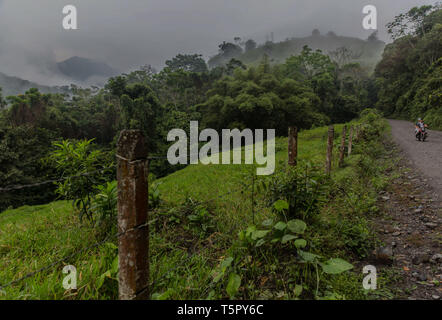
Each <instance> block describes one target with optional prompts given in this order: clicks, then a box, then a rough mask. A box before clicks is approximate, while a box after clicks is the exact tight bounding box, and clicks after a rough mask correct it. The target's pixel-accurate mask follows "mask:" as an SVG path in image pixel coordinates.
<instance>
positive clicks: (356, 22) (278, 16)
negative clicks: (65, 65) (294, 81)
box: [0, 0, 434, 85]
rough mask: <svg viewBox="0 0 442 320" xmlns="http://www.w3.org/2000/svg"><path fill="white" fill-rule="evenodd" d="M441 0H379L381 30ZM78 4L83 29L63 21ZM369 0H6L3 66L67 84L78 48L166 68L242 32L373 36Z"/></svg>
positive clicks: (2, 1)
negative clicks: (64, 71) (62, 73)
mask: <svg viewBox="0 0 442 320" xmlns="http://www.w3.org/2000/svg"><path fill="white" fill-rule="evenodd" d="M431 3H434V1H421V0H401V1H385V0H373V1H371V2H370V4H373V5H375V6H376V7H377V8H378V15H379V16H378V25H379V36H380V38H381V39H383V40H388V36H387V33H386V30H385V27H384V26H385V24H386V23H387V22H389V21H390V20H391V19H392V18H393V17H394V16H395V15H398V14H400V13H401V12H404V11H405V10H407V9H409V8H410V7H413V6H417V5H423V4H431ZM67 4H73V5H75V6H76V7H77V10H78V24H79V30H71V31H66V30H63V28H62V18H63V15H62V9H63V6H64V5H67ZM366 4H367V2H366V1H365V0H340V1H328V0H297V1H294V0H274V1H267V0H242V1H237V0H186V1H182V0H150V1H145V0H130V1H125V0H94V1H89V0H70V1H69V3H63V1H57V0H39V1H35V0H20V1H17V0H0V72H4V73H7V74H10V75H16V76H19V77H22V78H25V79H29V80H32V81H37V82H40V83H42V84H51V85H53V84H64V83H66V80H65V79H63V78H62V77H59V76H54V68H55V64H56V62H58V61H61V60H64V59H67V58H69V57H71V56H81V57H85V58H89V59H94V60H98V61H102V62H105V63H107V64H109V65H110V66H111V67H114V68H115V69H119V70H130V69H134V68H137V67H139V66H141V65H144V64H152V65H153V66H155V67H156V68H161V67H162V66H163V64H164V61H165V60H166V59H170V58H171V57H173V56H175V55H176V54H177V53H201V54H203V55H204V56H205V57H206V58H208V57H209V56H211V55H214V54H216V52H217V47H218V44H219V43H221V42H222V41H224V40H232V39H233V37H235V36H240V37H242V38H250V37H252V38H254V39H256V40H257V41H258V42H262V41H264V39H265V37H266V35H267V34H270V32H274V36H275V41H281V40H283V39H285V38H286V37H301V36H307V35H309V34H310V33H311V31H312V30H313V29H314V28H318V29H320V30H321V32H322V33H326V32H328V31H330V30H333V31H335V32H336V33H337V34H339V35H348V36H357V37H364V38H366V37H367V36H368V35H369V34H370V33H371V32H370V31H367V30H364V29H363V28H362V24H361V22H362V18H363V15H362V8H363V6H365V5H366Z"/></svg>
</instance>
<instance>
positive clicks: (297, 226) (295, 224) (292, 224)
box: [287, 219, 307, 234]
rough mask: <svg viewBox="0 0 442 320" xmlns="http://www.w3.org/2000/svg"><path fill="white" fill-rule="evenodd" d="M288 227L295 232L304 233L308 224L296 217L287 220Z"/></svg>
mask: <svg viewBox="0 0 442 320" xmlns="http://www.w3.org/2000/svg"><path fill="white" fill-rule="evenodd" d="M287 228H288V229H289V230H290V231H291V232H293V233H299V234H302V233H304V231H305V229H307V225H306V224H305V222H304V221H302V220H299V219H294V220H290V221H289V222H287Z"/></svg>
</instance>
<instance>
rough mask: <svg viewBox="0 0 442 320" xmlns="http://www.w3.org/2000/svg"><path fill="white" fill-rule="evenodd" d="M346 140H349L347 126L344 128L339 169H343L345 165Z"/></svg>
mask: <svg viewBox="0 0 442 320" xmlns="http://www.w3.org/2000/svg"><path fill="white" fill-rule="evenodd" d="M346 138H347V126H344V128H342V138H341V148H340V150H339V167H340V168H342V166H343V165H344V156H345V140H346Z"/></svg>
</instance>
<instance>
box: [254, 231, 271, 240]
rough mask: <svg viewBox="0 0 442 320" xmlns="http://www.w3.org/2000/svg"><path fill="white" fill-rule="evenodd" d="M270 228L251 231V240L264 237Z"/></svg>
mask: <svg viewBox="0 0 442 320" xmlns="http://www.w3.org/2000/svg"><path fill="white" fill-rule="evenodd" d="M269 232H270V230H256V231H254V232H253V233H252V240H257V239H261V238H264V237H265V236H266V235H267V234H268V233H269Z"/></svg>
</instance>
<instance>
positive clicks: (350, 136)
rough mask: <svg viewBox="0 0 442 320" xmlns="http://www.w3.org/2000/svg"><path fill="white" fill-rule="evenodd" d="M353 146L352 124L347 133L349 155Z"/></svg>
mask: <svg viewBox="0 0 442 320" xmlns="http://www.w3.org/2000/svg"><path fill="white" fill-rule="evenodd" d="M352 147H353V126H350V134H349V135H348V155H349V156H350V155H351V151H352V150H351V149H352Z"/></svg>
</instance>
